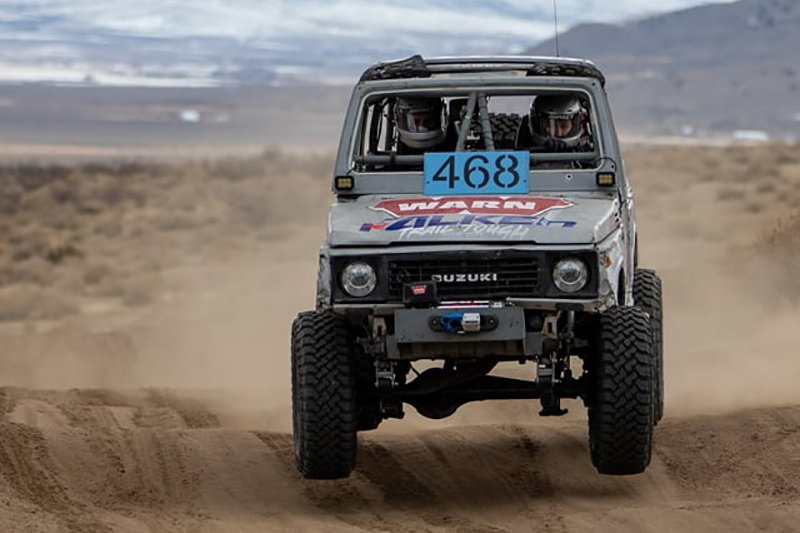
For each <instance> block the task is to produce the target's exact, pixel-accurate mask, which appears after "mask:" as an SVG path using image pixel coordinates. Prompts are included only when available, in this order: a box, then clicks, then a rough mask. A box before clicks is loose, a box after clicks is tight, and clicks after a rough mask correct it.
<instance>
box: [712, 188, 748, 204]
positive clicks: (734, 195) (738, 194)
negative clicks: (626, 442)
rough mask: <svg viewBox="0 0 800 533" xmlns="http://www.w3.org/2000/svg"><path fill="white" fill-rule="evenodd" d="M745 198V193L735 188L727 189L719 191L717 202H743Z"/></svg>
mask: <svg viewBox="0 0 800 533" xmlns="http://www.w3.org/2000/svg"><path fill="white" fill-rule="evenodd" d="M744 197H745V194H744V191H742V190H741V189H735V188H733V187H726V188H724V189H720V190H719V191H717V200H719V201H721V202H728V201H731V200H741V199H743V198H744Z"/></svg>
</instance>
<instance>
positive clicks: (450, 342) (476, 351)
mask: <svg viewBox="0 0 800 533" xmlns="http://www.w3.org/2000/svg"><path fill="white" fill-rule="evenodd" d="M465 315H471V316H476V315H479V316H480V317H481V319H482V323H483V325H482V326H481V328H482V329H481V330H480V331H474V332H465V331H463V330H461V331H455V330H454V329H452V328H450V329H449V331H448V328H443V327H441V326H440V324H441V323H442V321H443V320H447V319H448V318H451V317H458V316H462V317H463V316H465ZM393 319H394V320H393V322H394V328H393V332H392V333H390V334H388V335H387V336H386V353H387V355H388V357H389V359H396V360H403V359H405V360H417V359H439V358H442V357H445V356H446V357H449V358H478V357H485V356H494V357H510V358H518V357H520V356H527V357H530V356H534V355H538V354H541V353H542V347H543V337H542V333H541V332H529V331H526V326H525V310H524V309H523V308H521V307H513V306H509V307H447V308H433V309H398V310H395V312H394V313H393ZM487 323H488V324H489V325H487ZM455 329H458V328H455Z"/></svg>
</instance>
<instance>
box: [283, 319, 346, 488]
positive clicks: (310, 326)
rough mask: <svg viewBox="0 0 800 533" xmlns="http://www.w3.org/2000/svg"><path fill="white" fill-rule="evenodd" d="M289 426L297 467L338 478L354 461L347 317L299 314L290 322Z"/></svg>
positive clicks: (312, 475) (321, 476)
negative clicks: (290, 414)
mask: <svg viewBox="0 0 800 533" xmlns="http://www.w3.org/2000/svg"><path fill="white" fill-rule="evenodd" d="M292 425H293V437H294V453H295V462H296V464H297V469H298V470H299V471H300V474H302V475H303V477H305V478H308V479H339V478H344V477H347V476H349V475H350V472H352V470H353V468H354V467H355V463H356V448H357V438H356V430H357V425H358V406H357V402H356V378H355V370H354V368H353V357H352V342H351V335H350V330H349V327H348V324H347V322H346V321H345V320H344V319H343V318H341V317H338V316H336V315H332V314H326V313H315V312H307V313H301V314H300V315H298V317H297V318H296V319H295V321H294V323H293V324H292Z"/></svg>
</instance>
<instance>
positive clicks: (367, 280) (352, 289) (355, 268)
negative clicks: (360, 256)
mask: <svg viewBox="0 0 800 533" xmlns="http://www.w3.org/2000/svg"><path fill="white" fill-rule="evenodd" d="M377 284H378V278H377V276H375V269H374V268H372V267H371V266H369V265H368V264H366V263H350V264H349V265H347V266H346V267H344V269H343V270H342V287H343V288H344V290H345V291H346V292H347V294H349V295H350V296H354V297H356V298H363V297H364V296H368V295H369V294H370V293H371V292H372V291H373V290H375V286H376V285H377Z"/></svg>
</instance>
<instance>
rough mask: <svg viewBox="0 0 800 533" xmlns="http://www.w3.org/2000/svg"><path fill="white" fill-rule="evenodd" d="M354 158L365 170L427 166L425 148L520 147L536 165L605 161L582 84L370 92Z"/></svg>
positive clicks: (541, 167) (435, 150)
mask: <svg viewBox="0 0 800 533" xmlns="http://www.w3.org/2000/svg"><path fill="white" fill-rule="evenodd" d="M357 127H358V128H359V135H358V139H359V142H358V143H357V146H356V153H355V154H354V155H355V161H356V164H357V166H358V167H359V169H360V170H361V171H367V172H380V171H395V170H401V171H414V170H421V169H422V167H423V164H424V160H425V157H424V156H425V154H429V153H452V152H494V151H514V152H525V153H527V154H529V156H527V157H526V159H528V160H529V164H530V170H532V171H535V170H546V169H553V168H585V169H592V168H596V167H597V166H598V165H599V160H600V153H599V146H598V144H599V139H597V128H596V118H595V113H594V108H593V106H592V101H591V98H590V96H589V94H587V93H585V92H582V91H565V90H561V91H555V90H552V89H549V90H538V91H535V90H531V91H530V92H529V93H527V94H524V95H522V94H519V93H514V94H502V93H499V94H498V93H492V94H487V93H486V92H481V91H474V92H470V93H467V94H465V93H464V92H463V91H462V92H461V93H459V94H447V93H443V92H441V91H440V92H436V93H431V92H430V91H429V92H426V93H399V94H398V93H395V94H380V95H373V96H371V97H368V98H367V99H366V101H365V104H364V110H363V112H362V113H361V123H360V124H358V126H357Z"/></svg>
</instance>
